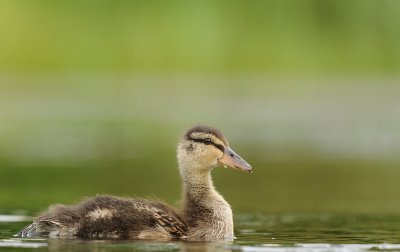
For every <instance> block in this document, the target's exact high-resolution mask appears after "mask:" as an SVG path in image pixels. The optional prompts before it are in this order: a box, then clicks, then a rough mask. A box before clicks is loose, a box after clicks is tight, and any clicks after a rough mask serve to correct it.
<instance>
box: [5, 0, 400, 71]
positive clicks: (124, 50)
mask: <svg viewBox="0 0 400 252" xmlns="http://www.w3.org/2000/svg"><path fill="white" fill-rule="evenodd" d="M399 12H400V2H399V1H396V0H350V1H348V0H325V1H320V0H306V1H297V0H268V1H126V0H120V1H104V0H101V1H94V0H91V1H76V0H72V1H46V0H34V1H27V0H10V1H7V0H5V1H4V0H3V1H1V2H0V31H1V39H0V69H1V70H2V71H45V72H48V71H78V72H80V71H108V72H109V71H114V72H121V71H122V72H123V71H134V72H157V73H163V72H178V73H192V72H194V73H199V72H200V73H202V72H205V73H231V72H235V73H237V72H239V73H242V72H246V73H248V72H250V73H259V72H268V73H277V72H278V73H282V72H283V73H287V72H295V73H298V72H316V73H327V72H328V73H329V72H337V71H339V72H344V73H360V72H361V73H362V72H371V71H372V72H377V73H382V72H383V73H387V72H389V73H391V72H396V71H397V70H398V69H399V66H400V34H399V29H398V27H399V26H400V15H398V13H399Z"/></svg>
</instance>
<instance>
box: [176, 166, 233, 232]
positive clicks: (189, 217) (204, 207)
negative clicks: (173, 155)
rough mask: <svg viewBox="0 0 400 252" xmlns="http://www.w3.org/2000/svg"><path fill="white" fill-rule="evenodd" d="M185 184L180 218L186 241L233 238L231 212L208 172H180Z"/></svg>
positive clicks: (204, 170) (194, 170) (198, 170)
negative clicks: (184, 224)
mask: <svg viewBox="0 0 400 252" xmlns="http://www.w3.org/2000/svg"><path fill="white" fill-rule="evenodd" d="M181 175H182V179H183V185H184V199H183V201H184V207H183V215H184V218H185V221H186V223H187V225H188V230H189V239H198V240H215V239H225V240H231V239H233V220H232V210H231V208H230V206H229V204H228V203H227V202H226V201H225V200H224V198H223V197H222V196H221V195H220V194H219V193H218V192H217V191H216V190H215V188H214V186H213V183H212V180H211V173H210V170H209V169H193V167H192V169H190V170H186V171H184V172H182V170H181Z"/></svg>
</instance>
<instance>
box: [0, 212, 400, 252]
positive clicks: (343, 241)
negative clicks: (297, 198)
mask: <svg viewBox="0 0 400 252" xmlns="http://www.w3.org/2000/svg"><path fill="white" fill-rule="evenodd" d="M1 217H2V218H0V239H1V240H0V250H3V249H4V250H7V251H26V249H27V248H29V249H31V250H32V251H71V252H78V251H96V252H97V251H180V250H183V251H284V252H286V251H294V252H297V251H300V252H303V251H316V252H319V251H349V252H354V251H369V250H373V251H400V216H395V215H379V216H378V215H377V216H374V215H326V214H318V215H317V214H280V215H262V214H238V215H237V216H236V218H235V234H236V239H235V241H233V242H187V241H126V240H124V241H120V240H117V241H115V240H114V241H110V240H81V239H19V238H14V237H13V236H12V235H13V234H15V233H16V232H18V231H19V229H20V228H22V227H23V226H24V225H27V224H28V223H29V222H27V221H26V218H25V219H24V218H23V217H22V216H15V215H8V216H6V215H3V216H1Z"/></svg>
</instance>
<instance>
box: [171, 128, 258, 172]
mask: <svg viewBox="0 0 400 252" xmlns="http://www.w3.org/2000/svg"><path fill="white" fill-rule="evenodd" d="M177 157H178V163H179V167H180V171H181V173H186V172H187V170H190V171H197V172H200V171H209V170H211V169H212V168H214V167H216V166H218V165H222V166H224V167H225V168H226V167H231V168H234V169H237V170H241V171H246V172H252V167H251V165H250V164H248V163H247V162H246V161H245V160H244V159H243V158H241V157H240V156H239V155H238V154H236V153H235V152H234V151H233V150H232V149H231V148H230V147H229V144H228V141H227V140H226V138H225V137H224V135H223V134H222V132H221V131H219V130H218V129H216V128H212V127H208V126H202V125H200V126H195V127H193V128H191V129H189V130H188V131H187V132H186V134H185V135H184V136H183V138H182V139H181V141H180V143H179V144H178V151H177Z"/></svg>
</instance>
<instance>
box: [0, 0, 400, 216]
mask: <svg viewBox="0 0 400 252" xmlns="http://www.w3.org/2000/svg"><path fill="white" fill-rule="evenodd" d="M399 13H400V1H397V0H304V1H299V0H265V1H237V0H231V1H218V0H217V1H207V0H206V1H128V0H119V1H104V0H87V1H77V0H70V1H64V0H62V1H50V0H31V1H30V0H2V1H0V211H4V210H10V209H18V208H20V209H28V210H37V209H39V208H44V207H46V206H47V205H48V204H50V203H56V202H60V203H71V202H74V201H76V200H77V199H80V198H82V197H83V196H90V195H94V194H97V193H109V194H118V195H132V196H146V195H150V196H153V195H154V196H157V197H159V198H162V199H166V200H168V201H170V202H172V203H177V200H178V199H179V193H180V182H179V176H178V172H177V169H176V161H175V148H176V142H177V139H178V137H179V136H180V135H181V134H182V132H183V131H184V130H185V129H187V128H188V127H190V126H192V125H193V124H197V123H203V124H209V125H213V126H216V127H219V128H221V129H222V130H223V131H224V132H225V133H226V135H227V137H228V139H229V141H230V143H231V145H232V147H233V148H234V149H235V150H236V151H237V152H238V153H240V154H241V155H242V156H243V157H245V158H246V159H247V160H248V161H249V162H250V163H251V164H252V165H253V166H254V170H255V172H254V174H253V175H252V176H248V175H247V174H241V173H238V172H235V171H230V170H222V169H216V171H215V174H214V175H215V180H216V186H217V188H218V190H220V191H221V192H222V194H223V195H224V196H226V198H227V200H228V201H229V202H230V203H231V204H232V205H233V207H234V209H235V211H261V212H281V211H282V212H319V211H321V212H369V213H371V212H373V213H383V212H398V211H399V210H400V202H399V201H398V198H399V197H400V184H399V183H398V179H397V178H398V177H399V176H400V174H399V169H398V167H399V158H398V153H399V151H400V135H399V134H398V129H399V128H400V124H399V123H400V121H399V120H398V119H397V118H398V115H399V110H398V108H400V99H399V98H398V94H399V93H400V86H399V85H398V83H399V80H398V76H396V74H398V72H399V67H400V32H399V27H400V15H399ZM310 76H311V77H310ZM338 76H340V77H338ZM382 87H384V88H382Z"/></svg>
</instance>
